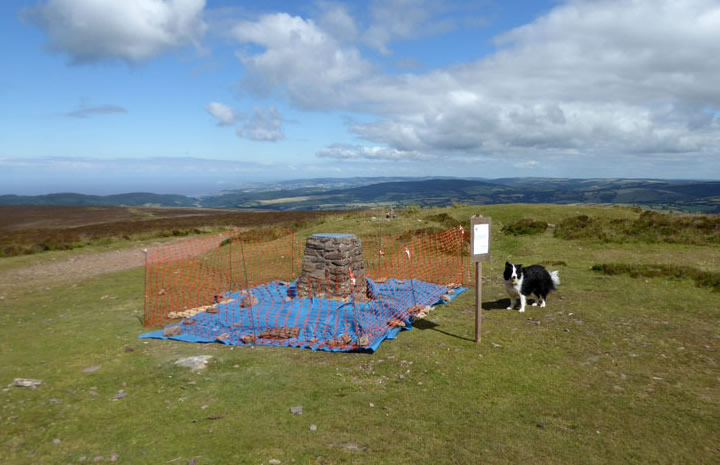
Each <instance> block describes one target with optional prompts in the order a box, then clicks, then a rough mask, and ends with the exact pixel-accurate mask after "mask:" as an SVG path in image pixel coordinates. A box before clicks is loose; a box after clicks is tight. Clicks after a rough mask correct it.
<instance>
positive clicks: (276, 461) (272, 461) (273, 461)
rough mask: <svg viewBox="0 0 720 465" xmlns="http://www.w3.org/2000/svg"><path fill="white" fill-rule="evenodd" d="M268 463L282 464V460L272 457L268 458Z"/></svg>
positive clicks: (273, 464)
mask: <svg viewBox="0 0 720 465" xmlns="http://www.w3.org/2000/svg"><path fill="white" fill-rule="evenodd" d="M268 463H269V464H270V465H280V464H281V463H282V462H281V461H280V460H278V459H270V460H268Z"/></svg>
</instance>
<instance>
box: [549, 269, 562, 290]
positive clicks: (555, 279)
mask: <svg viewBox="0 0 720 465" xmlns="http://www.w3.org/2000/svg"><path fill="white" fill-rule="evenodd" d="M550 279H552V282H553V284H554V285H555V286H556V287H557V286H559V285H560V272H559V271H557V270H555V271H551V272H550Z"/></svg>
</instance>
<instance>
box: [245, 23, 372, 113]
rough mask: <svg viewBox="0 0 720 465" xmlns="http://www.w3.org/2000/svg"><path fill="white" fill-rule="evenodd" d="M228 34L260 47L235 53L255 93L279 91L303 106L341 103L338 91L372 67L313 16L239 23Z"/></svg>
mask: <svg viewBox="0 0 720 465" xmlns="http://www.w3.org/2000/svg"><path fill="white" fill-rule="evenodd" d="M233 37H234V38H235V39H236V40H237V41H238V42H239V43H241V44H248V45H256V46H260V47H262V48H263V50H262V51H261V52H259V53H252V52H250V51H241V52H239V53H238V58H239V59H240V61H241V62H242V63H243V64H244V65H245V71H246V73H247V80H246V84H247V85H248V86H250V87H251V88H252V89H254V90H255V91H258V92H270V91H272V90H273V89H279V90H281V91H283V92H285V93H286V95H287V97H288V98H289V99H290V100H291V101H292V102H294V103H295V104H297V105H298V106H300V107H302V108H307V109H321V108H327V107H328V106H332V105H334V104H336V103H337V102H340V101H342V99H343V98H342V90H344V89H345V88H346V86H348V85H349V84H350V83H352V82H354V81H356V80H358V79H360V78H362V77H365V76H367V74H368V73H369V71H370V68H371V66H370V64H369V63H368V62H367V61H365V60H363V59H362V58H361V57H360V53H359V51H358V50H357V49H356V48H354V47H351V46H344V45H342V44H341V43H340V41H338V40H337V39H335V38H334V37H333V36H332V35H330V34H328V33H327V32H326V31H324V30H323V29H321V28H320V27H318V25H317V24H315V22H314V21H313V20H311V19H308V20H306V19H303V18H301V17H298V16H290V15H288V14H286V13H277V14H271V15H264V16H262V17H260V18H259V20H257V21H241V22H239V23H238V24H237V25H236V26H235V27H234V28H233Z"/></svg>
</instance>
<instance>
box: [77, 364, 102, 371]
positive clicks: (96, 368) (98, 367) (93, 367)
mask: <svg viewBox="0 0 720 465" xmlns="http://www.w3.org/2000/svg"><path fill="white" fill-rule="evenodd" d="M101 368H102V365H93V366H90V367H87V368H85V369H84V370H83V371H82V372H83V373H94V372H96V371H98V370H99V369H101Z"/></svg>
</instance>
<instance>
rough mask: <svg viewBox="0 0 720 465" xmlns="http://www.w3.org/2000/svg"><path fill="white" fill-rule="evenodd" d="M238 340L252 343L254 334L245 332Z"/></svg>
mask: <svg viewBox="0 0 720 465" xmlns="http://www.w3.org/2000/svg"><path fill="white" fill-rule="evenodd" d="M240 340H241V341H242V342H243V344H252V343H253V342H255V335H253V334H246V335H244V336H242V337H241V338H240Z"/></svg>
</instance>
